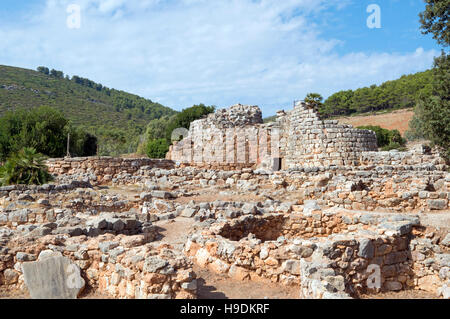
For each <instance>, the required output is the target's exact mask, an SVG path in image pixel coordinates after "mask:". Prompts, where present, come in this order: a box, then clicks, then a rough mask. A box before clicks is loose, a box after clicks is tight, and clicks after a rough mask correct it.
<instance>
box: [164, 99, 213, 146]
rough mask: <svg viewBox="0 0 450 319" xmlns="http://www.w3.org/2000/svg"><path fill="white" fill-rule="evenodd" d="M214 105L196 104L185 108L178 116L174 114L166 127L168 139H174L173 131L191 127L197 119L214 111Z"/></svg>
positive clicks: (169, 140)
mask: <svg viewBox="0 0 450 319" xmlns="http://www.w3.org/2000/svg"><path fill="white" fill-rule="evenodd" d="M214 110H215V107H214V106H205V105H204V104H200V105H194V106H192V107H190V108H187V109H184V110H183V111H181V112H180V113H178V114H177V115H176V116H174V117H173V118H172V119H171V120H170V122H169V123H168V124H167V127H166V136H165V137H166V140H167V141H168V142H171V141H172V132H173V131H174V130H175V129H177V128H183V127H184V128H186V129H189V126H190V125H191V123H192V122H193V121H195V120H198V119H201V118H202V117H203V116H205V115H207V114H209V113H212V112H214Z"/></svg>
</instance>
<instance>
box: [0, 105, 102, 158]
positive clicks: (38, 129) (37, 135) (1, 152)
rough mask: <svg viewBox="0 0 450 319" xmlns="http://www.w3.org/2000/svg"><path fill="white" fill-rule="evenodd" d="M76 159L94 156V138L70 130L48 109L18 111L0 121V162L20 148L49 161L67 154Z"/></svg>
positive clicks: (57, 115)
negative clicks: (50, 158) (68, 148)
mask: <svg viewBox="0 0 450 319" xmlns="http://www.w3.org/2000/svg"><path fill="white" fill-rule="evenodd" d="M68 133H70V135H71V138H70V152H71V153H73V154H74V155H77V156H91V155H95V154H96V149H97V138H96V137H95V136H93V135H91V134H88V133H86V132H84V131H83V130H82V129H80V128H75V127H72V126H71V125H70V123H69V121H68V120H67V119H66V118H65V117H64V116H63V114H62V113H61V112H60V111H58V110H56V109H53V108H51V107H47V106H41V107H38V108H34V109H31V110H26V109H18V110H17V111H15V112H7V113H6V114H5V115H4V116H2V117H0V161H4V160H6V158H8V157H9V156H10V154H13V153H17V152H19V151H20V150H21V149H23V148H24V147H32V148H34V149H35V150H36V151H37V152H39V153H42V154H44V155H46V156H49V157H62V156H65V155H66V152H67V134H68Z"/></svg>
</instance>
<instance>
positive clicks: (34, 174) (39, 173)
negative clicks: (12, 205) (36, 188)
mask: <svg viewBox="0 0 450 319" xmlns="http://www.w3.org/2000/svg"><path fill="white" fill-rule="evenodd" d="M44 160H45V156H43V155H42V154H40V153H37V152H36V150H35V149H34V148H30V147H26V148H24V149H22V150H21V151H19V152H18V153H16V154H13V155H11V156H10V157H9V158H8V160H7V161H6V163H5V165H4V166H2V167H0V186H6V185H17V184H25V185H32V184H34V185H42V184H45V183H48V182H49V181H51V180H52V176H51V175H50V174H49V173H48V171H47V167H46V165H45V164H44Z"/></svg>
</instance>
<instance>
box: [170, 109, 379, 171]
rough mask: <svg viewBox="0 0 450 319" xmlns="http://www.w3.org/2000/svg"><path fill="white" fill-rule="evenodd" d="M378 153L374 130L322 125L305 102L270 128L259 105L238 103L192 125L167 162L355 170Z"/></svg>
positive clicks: (335, 124)
mask: <svg viewBox="0 0 450 319" xmlns="http://www.w3.org/2000/svg"><path fill="white" fill-rule="evenodd" d="M376 150H377V142H376V136H375V133H374V132H372V131H368V130H357V129H353V128H352V127H351V126H350V125H340V124H338V121H323V120H321V118H320V116H319V114H318V112H317V111H316V110H315V109H314V108H313V107H311V106H309V105H307V104H305V103H304V102H297V103H296V104H295V107H294V109H293V110H292V111H290V112H288V113H285V112H284V111H281V112H278V114H277V119H276V122H275V123H270V124H263V120H262V115H261V110H260V109H259V108H258V107H257V106H244V105H240V104H238V105H235V106H232V107H230V108H229V109H227V110H219V111H218V112H216V113H214V114H210V115H209V116H208V117H207V118H205V119H201V120H197V121H194V122H193V123H192V124H191V127H190V130H189V133H188V136H187V137H186V138H185V139H183V140H182V141H181V142H179V143H175V145H174V146H173V147H172V149H171V152H170V153H169V156H168V158H170V159H172V160H174V161H180V162H183V163H189V164H195V165H202V164H203V165H206V166H208V165H209V166H211V165H217V166H219V167H220V166H222V167H252V166H256V167H267V166H268V165H270V164H272V165H273V164H274V163H275V164H277V165H276V166H277V167H278V168H292V167H296V166H326V167H329V166H344V165H353V166H356V165H358V164H359V160H360V157H361V155H362V153H363V152H368V151H376ZM280 164H281V165H280Z"/></svg>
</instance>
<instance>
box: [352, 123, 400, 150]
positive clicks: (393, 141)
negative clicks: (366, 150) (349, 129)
mask: <svg viewBox="0 0 450 319" xmlns="http://www.w3.org/2000/svg"><path fill="white" fill-rule="evenodd" d="M358 128H359V129H362V130H370V131H374V132H375V134H376V135H377V144H378V147H380V148H386V149H388V148H390V147H391V149H396V148H400V147H402V146H404V145H405V144H406V140H405V139H404V138H402V135H401V134H400V132H399V131H398V130H388V129H385V128H382V127H380V126H373V125H367V126H358Z"/></svg>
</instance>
